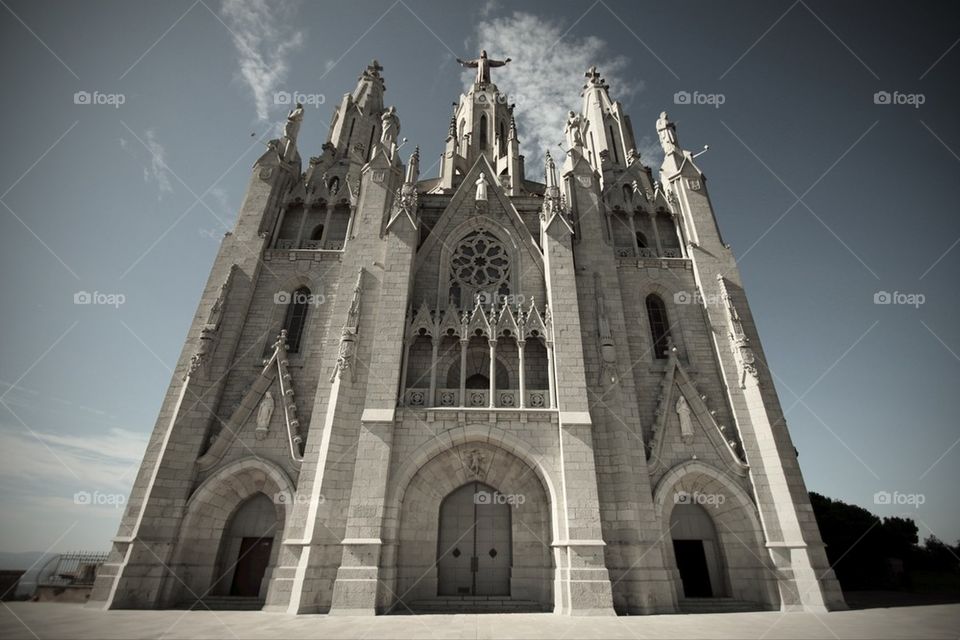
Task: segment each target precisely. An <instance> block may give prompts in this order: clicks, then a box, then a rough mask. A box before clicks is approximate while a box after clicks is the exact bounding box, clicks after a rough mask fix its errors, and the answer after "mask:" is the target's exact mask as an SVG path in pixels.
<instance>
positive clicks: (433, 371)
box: [427, 335, 440, 407]
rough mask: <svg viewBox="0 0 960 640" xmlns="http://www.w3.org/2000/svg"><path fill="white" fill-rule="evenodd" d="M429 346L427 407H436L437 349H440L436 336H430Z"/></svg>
mask: <svg viewBox="0 0 960 640" xmlns="http://www.w3.org/2000/svg"><path fill="white" fill-rule="evenodd" d="M430 344H431V346H432V347H433V349H432V351H431V353H430V399H429V404H428V405H427V406H428V407H435V406H437V349H439V348H440V341H439V340H438V339H437V337H436V336H433V335H431V336H430Z"/></svg>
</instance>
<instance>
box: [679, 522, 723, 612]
mask: <svg viewBox="0 0 960 640" xmlns="http://www.w3.org/2000/svg"><path fill="white" fill-rule="evenodd" d="M670 535H671V537H672V538H673V553H674V556H675V557H676V559H677V570H678V571H679V572H680V582H681V585H682V588H683V595H684V597H686V598H715V597H720V596H725V595H726V591H727V589H726V582H727V581H726V577H725V575H724V572H723V562H722V558H721V556H720V546H719V544H718V540H717V530H716V528H715V527H714V526H713V519H712V518H711V517H710V515H709V514H708V513H707V512H706V511H705V510H704V508H703V507H701V506H700V505H698V504H678V505H677V506H676V507H674V508H673V513H671V514H670Z"/></svg>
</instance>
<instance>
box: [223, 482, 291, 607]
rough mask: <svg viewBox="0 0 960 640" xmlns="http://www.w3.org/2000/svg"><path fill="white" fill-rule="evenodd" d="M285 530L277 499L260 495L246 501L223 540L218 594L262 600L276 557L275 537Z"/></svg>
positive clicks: (235, 514)
mask: <svg viewBox="0 0 960 640" xmlns="http://www.w3.org/2000/svg"><path fill="white" fill-rule="evenodd" d="M280 531H281V527H280V522H279V520H278V518H277V512H276V506H275V505H274V503H273V500H271V499H270V498H268V497H267V496H266V495H264V494H262V493H256V494H254V495H253V496H251V497H250V498H248V499H247V500H245V501H244V502H243V503H242V504H241V505H240V506H239V507H238V508H237V510H236V511H235V512H234V514H233V516H231V518H230V523H229V524H228V526H227V527H226V529H225V530H224V532H223V537H222V538H221V540H220V571H219V575H221V576H223V578H222V579H221V581H220V582H219V583H218V585H217V586H218V589H217V591H219V592H220V594H222V595H229V596H237V597H245V598H261V599H262V597H263V595H265V593H266V588H265V581H264V578H265V577H266V575H267V570H268V568H269V567H270V566H271V565H272V564H273V559H274V558H275V556H276V549H275V548H274V544H273V543H274V538H275V537H276V536H279V534H280Z"/></svg>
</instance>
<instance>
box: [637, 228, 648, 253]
mask: <svg viewBox="0 0 960 640" xmlns="http://www.w3.org/2000/svg"><path fill="white" fill-rule="evenodd" d="M649 246H650V245H649V244H647V236H645V235H644V234H643V231H637V248H638V249H647V248H648V247H649Z"/></svg>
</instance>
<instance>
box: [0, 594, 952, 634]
mask: <svg viewBox="0 0 960 640" xmlns="http://www.w3.org/2000/svg"><path fill="white" fill-rule="evenodd" d="M958 636H960V605H956V604H952V605H935V606H924V607H899V608H895V609H867V610H862V611H842V612H837V613H830V614H826V615H819V616H814V615H812V614H806V613H789V614H780V613H770V612H764V613H721V614H689V615H674V616H631V617H619V618H614V617H610V618H568V617H564V616H555V615H553V614H549V613H537V614H494V615H435V616H377V617H373V618H349V617H339V616H322V615H312V616H289V615H284V614H272V613H262V612H259V611H226V612H225V611H218V612H210V611H202V612H201V611H196V612H188V611H109V612H104V611H99V610H95V609H88V608H85V607H83V606H82V605H72V604H51V603H30V602H16V603H4V604H3V605H2V606H0V639H2V640H12V639H13V638H44V639H45V638H104V639H108V638H298V639H299V638H325V639H328V638H550V639H559V638H571V639H573V638H627V639H629V638H957V637H958Z"/></svg>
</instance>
